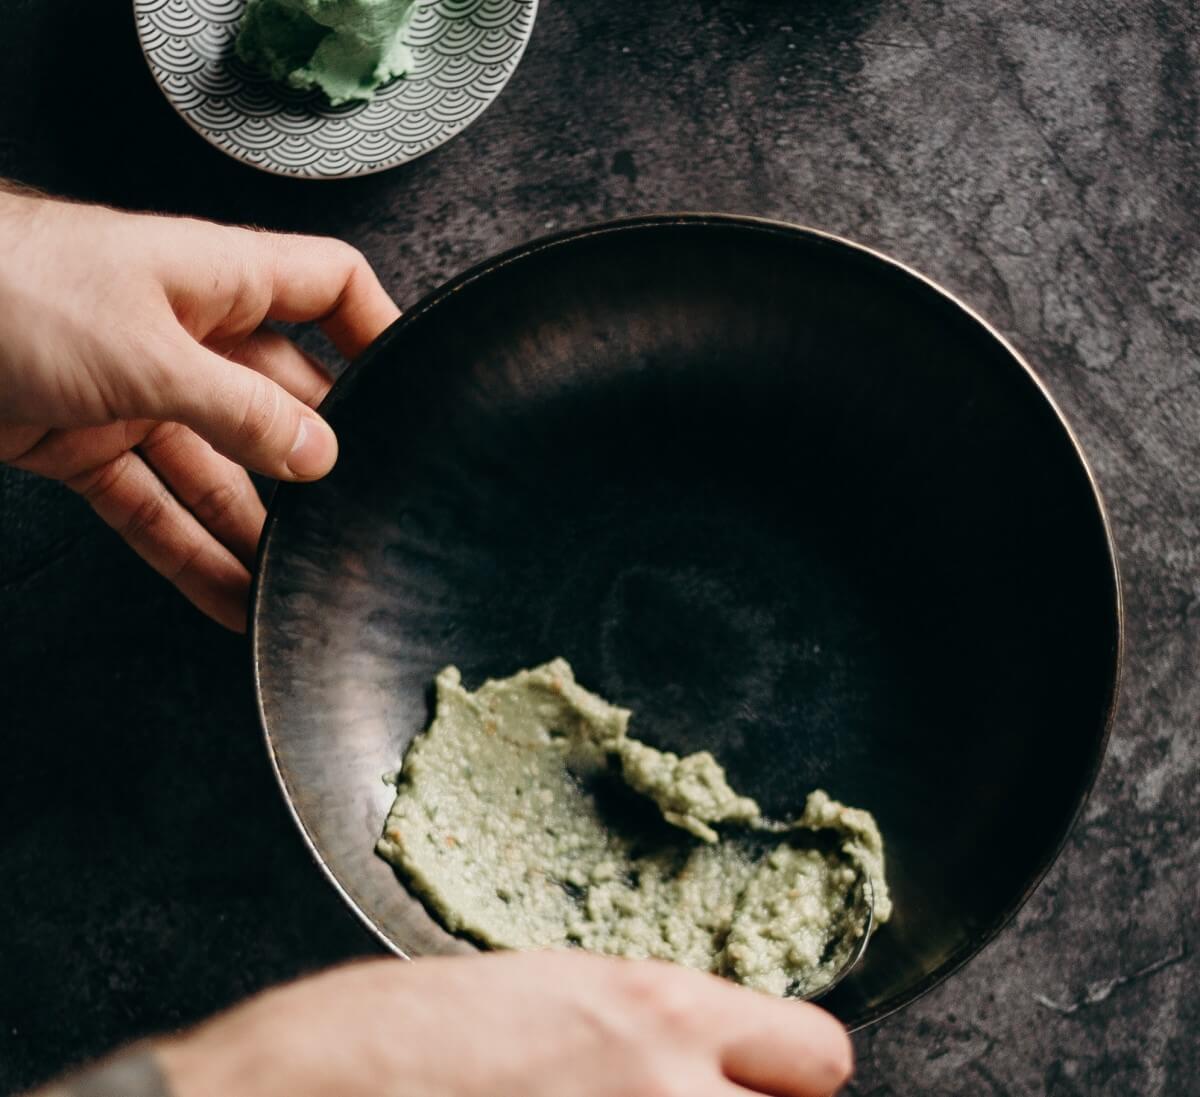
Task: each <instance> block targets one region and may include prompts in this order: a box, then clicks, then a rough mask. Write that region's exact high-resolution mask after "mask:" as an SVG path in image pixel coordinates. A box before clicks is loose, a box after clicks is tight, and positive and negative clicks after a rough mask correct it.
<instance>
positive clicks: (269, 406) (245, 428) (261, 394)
mask: <svg viewBox="0 0 1200 1097" xmlns="http://www.w3.org/2000/svg"><path fill="white" fill-rule="evenodd" d="M279 410H280V409H279V397H278V394H277V393H276V391H275V386H274V385H272V384H270V383H269V382H267V381H265V380H263V381H260V382H259V383H258V384H255V385H253V386H252V387H251V389H250V395H249V398H248V400H247V401H246V407H245V409H244V411H243V412H242V421H241V424H240V425H239V428H238V434H239V436H240V437H241V438H242V439H243V440H244V441H246V442H248V443H249V444H250V445H252V446H256V447H258V446H263V445H265V444H266V443H267V442H269V441H270V439H271V435H272V434H273V433H274V430H275V424H276V422H277V421H278V419H279Z"/></svg>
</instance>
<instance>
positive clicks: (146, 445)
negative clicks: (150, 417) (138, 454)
mask: <svg viewBox="0 0 1200 1097" xmlns="http://www.w3.org/2000/svg"><path fill="white" fill-rule="evenodd" d="M184 430H185V428H184V427H183V426H181V425H180V424H179V423H169V422H168V423H159V424H157V425H156V426H155V427H154V428H153V429H152V430H151V431H150V433H149V434H147V435H146V437H145V438H143V439H142V441H141V442H140V443H138V445H139V447H140V449H141V450H142V452H143V453H157V452H159V451H160V450H163V449H170V447H172V446H174V445H176V444H177V443H178V442H179V439H180V437H181V436H182V435H183V432H184ZM132 446H133V443H132V442H131V443H130V448H132Z"/></svg>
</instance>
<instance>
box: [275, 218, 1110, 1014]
mask: <svg viewBox="0 0 1200 1097" xmlns="http://www.w3.org/2000/svg"><path fill="white" fill-rule="evenodd" d="M322 411H323V413H324V414H326V415H327V416H328V417H329V419H330V422H331V423H332V424H333V426H334V427H335V429H336V430H337V431H338V433H339V437H340V439H341V444H342V452H341V458H340V460H339V463H338V465H337V467H336V468H335V469H334V471H333V473H332V474H331V475H330V476H329V477H328V478H327V479H326V480H324V481H321V482H320V483H318V484H315V485H311V486H305V487H303V488H292V487H284V488H281V489H280V491H279V492H278V494H277V496H276V498H275V501H274V503H273V505H272V509H271V514H270V517H269V519H268V524H267V529H266V532H265V534H264V538H263V543H262V548H261V550H260V561H259V569H258V574H257V576H256V587H255V595H254V606H253V614H252V630H253V637H252V640H253V654H254V664H255V673H256V678H257V685H258V691H259V702H260V709H261V714H262V719H263V723H264V727H265V729H266V734H267V738H268V742H269V744H270V748H271V751H272V755H273V758H274V761H275V764H276V767H277V769H278V772H279V776H280V780H281V784H282V787H283V789H284V792H285V795H286V796H287V798H288V800H289V802H290V804H291V806H292V809H293V811H294V813H295V815H296V817H297V820H298V822H299V823H300V825H301V828H302V830H303V832H304V834H305V836H306V838H307V840H308V841H309V843H310V844H311V846H312V848H313V849H314V851H315V853H316V855H317V857H318V860H319V861H320V863H321V864H322V866H323V867H324V869H325V870H326V872H327V873H328V874H329V876H330V878H331V879H332V880H333V881H334V882H335V884H336V885H337V886H338V888H339V889H340V891H341V893H342V894H343V896H344V897H345V898H346V900H347V902H348V903H349V904H350V905H351V907H352V908H353V909H354V910H355V911H356V912H357V913H358V915H359V916H360V917H361V918H362V919H363V920H364V921H365V922H366V924H367V925H368V926H370V927H371V929H372V930H373V931H374V932H375V933H376V934H377V935H378V936H379V937H380V939H381V940H382V941H384V942H385V943H386V944H388V945H389V947H391V948H393V949H394V950H396V951H397V952H400V953H402V954H404V955H409V956H416V955H423V954H429V953H439V952H448V951H469V950H470V948H471V946H470V945H468V944H466V943H464V942H463V941H461V940H459V939H457V938H455V937H453V936H451V935H450V934H448V933H447V932H446V931H445V930H443V929H442V928H441V926H440V925H439V924H438V923H437V922H436V921H435V920H434V919H433V918H432V917H431V916H430V915H429V914H428V913H427V912H426V910H425V908H424V907H423V906H422V905H421V903H420V902H419V901H418V900H417V899H416V898H414V897H413V896H411V895H409V894H408V893H407V892H406V891H405V889H404V888H403V887H402V886H401V885H400V884H399V882H398V881H397V878H396V876H395V875H394V874H393V872H392V870H391V869H390V868H389V867H388V865H386V864H385V863H383V862H382V861H381V860H380V859H379V858H377V857H376V856H375V854H374V852H373V847H374V844H375V841H376V839H377V838H378V837H379V831H380V826H381V823H382V820H383V819H384V817H385V816H386V814H387V811H388V807H389V805H390V803H391V800H392V795H393V793H392V790H391V789H389V788H388V787H387V786H386V785H384V784H383V782H382V781H381V780H380V776H381V775H382V774H384V773H386V772H389V771H394V770H395V769H396V767H397V765H398V763H399V760H400V759H401V757H402V756H403V754H404V751H405V748H406V746H407V744H408V743H409V742H411V740H412V738H413V736H414V735H415V734H417V733H418V732H419V731H420V730H421V729H422V728H424V727H425V726H427V724H428V722H429V718H430V714H431V702H432V696H431V690H430V684H431V682H432V681H433V679H434V677H435V676H436V674H437V672H438V671H439V670H440V669H441V668H442V667H444V666H446V665H447V664H450V663H453V664H455V665H456V666H458V667H459V668H460V670H461V672H462V675H463V678H464V679H465V680H467V681H470V682H471V683H473V684H478V683H479V682H482V681H483V680H484V679H485V678H488V677H494V678H501V677H504V676H505V675H507V674H509V673H511V672H512V671H513V670H514V669H516V668H518V667H521V666H533V665H537V664H538V663H541V662H544V661H546V660H547V659H549V658H552V657H554V656H556V655H565V656H566V657H568V658H569V659H570V661H571V663H572V665H573V666H574V668H575V671H576V674H577V675H578V677H579V680H580V681H583V682H586V683H587V684H588V685H589V687H591V688H594V689H596V690H597V691H599V692H600V693H602V695H604V696H606V697H608V698H611V699H613V700H614V701H617V702H619V703H620V704H622V705H625V706H627V707H628V708H630V709H633V710H634V711H635V713H636V714H637V724H636V727H637V734H638V736H639V738H642V739H644V740H646V741H647V742H649V743H650V744H651V745H653V746H655V747H658V748H660V749H663V750H670V751H674V752H676V753H678V754H680V755H683V754H687V753H690V752H694V751H697V750H710V751H712V752H713V754H714V755H715V756H716V757H717V759H718V760H719V761H720V763H721V764H722V765H723V766H724V767H725V769H726V771H727V772H728V774H729V776H730V783H731V785H732V786H733V787H735V788H736V789H738V790H739V791H740V792H745V793H746V794H747V795H750V796H753V797H754V799H755V800H756V801H757V802H758V803H759V804H761V805H762V808H763V811H764V813H766V814H767V815H769V816H773V817H777V818H785V817H787V816H788V814H789V813H792V812H795V811H796V810H797V808H798V806H799V805H802V804H803V800H804V795H805V793H806V792H807V791H809V790H811V789H813V788H818V787H819V788H823V789H826V790H827V791H828V792H829V794H830V795H831V796H834V797H835V798H838V799H841V800H844V801H846V802H850V803H854V804H856V805H861V806H862V807H864V808H866V809H868V810H869V811H871V813H872V814H873V815H874V816H875V818H876V819H877V820H878V822H879V826H880V829H881V831H882V833H883V835H884V838H885V841H886V843H887V853H888V869H887V871H888V883H889V885H890V887H891V890H892V896H893V899H894V907H895V912H894V914H893V917H892V920H891V922H890V923H889V925H888V926H887V929H886V931H885V932H881V933H879V934H877V936H876V938H875V939H874V940H873V942H872V944H871V947H870V948H869V949H868V951H867V953H866V955H865V958H864V959H863V961H862V963H861V964H860V965H859V966H858V967H856V968H855V970H854V971H853V972H852V973H851V975H850V976H849V977H848V978H846V979H845V980H844V981H843V982H842V983H841V985H839V986H838V987H837V988H836V990H834V991H833V992H832V994H831V995H830V996H829V997H828V998H826V999H825V1001H824V1004H826V1005H827V1006H828V1007H829V1008H830V1009H831V1010H833V1011H834V1012H835V1013H836V1014H837V1015H838V1016H839V1017H840V1018H841V1019H842V1020H844V1021H845V1022H847V1023H848V1024H850V1025H851V1026H859V1025H862V1024H866V1023H869V1022H870V1021H872V1020H875V1019H877V1018H879V1017H881V1016H883V1015H884V1014H886V1013H888V1012H890V1011H891V1010H893V1009H896V1008H898V1007H899V1006H902V1005H904V1004H906V1003H907V1002H909V1001H911V1000H913V999H914V998H915V997H917V996H918V995H919V994H921V993H923V992H924V991H925V990H927V989H928V988H929V987H931V986H932V985H934V984H935V983H937V982H938V981H940V980H941V979H943V978H944V977H945V976H946V975H947V974H949V973H950V972H952V971H953V970H955V969H956V968H957V967H958V966H960V965H961V964H962V963H963V962H964V961H965V960H966V959H968V958H969V957H970V956H971V955H973V954H974V953H975V952H977V951H978V950H979V949H980V948H981V947H982V946H983V945H984V944H985V943H986V942H987V941H988V940H990V939H991V938H992V937H993V936H994V935H995V934H996V933H997V932H998V931H999V930H1000V929H1001V927H1002V926H1003V925H1004V923H1005V922H1006V921H1007V920H1008V919H1009V918H1010V917H1011V916H1012V915H1013V913H1015V911H1016V910H1017V909H1018V908H1019V907H1020V905H1021V904H1022V903H1023V902H1024V900H1025V899H1026V898H1027V897H1028V895H1029V893H1030V892H1031V890H1032V889H1033V888H1034V887H1035V886H1036V884H1037V882H1038V880H1039V879H1040V878H1041V877H1042V875H1043V874H1044V873H1045V871H1046V869H1047V868H1048V867H1049V865H1050V863H1051V862H1052V861H1053V859H1054V857H1055V855H1056V854H1057V851H1058V849H1059V848H1060V846H1061V844H1062V842H1063V840H1064V838H1065V836H1066V834H1067V831H1068V829H1069V827H1070V825H1071V823H1072V821H1073V819H1074V818H1075V815H1076V814H1077V812H1078V810H1079V807H1080V805H1081V804H1082V801H1083V798H1084V797H1085V795H1086V793H1087V790H1088V789H1089V787H1090V785H1091V783H1092V780H1093V778H1094V775H1095V772H1096V769H1097V767H1098V764H1099V761H1100V758H1101V755H1102V753H1103V748H1104V743H1105V740H1106V737H1107V732H1108V727H1109V724H1110V721H1111V717H1112V712H1113V707H1114V704H1115V698H1116V684H1117V678H1118V667H1119V659H1120V644H1121V606H1120V593H1119V583H1118V578H1117V571H1116V563H1115V555H1114V552H1113V547H1112V542H1111V537H1110V534H1109V530H1108V526H1107V521H1106V518H1105V515H1104V511H1103V507H1102V504H1101V502H1100V499H1099V496H1098V494H1097V491H1096V488H1095V485H1094V483H1093V481H1092V479H1091V476H1090V473H1089V471H1088V468H1087V465H1086V463H1085V461H1084V459H1083V456H1082V454H1081V453H1080V451H1079V449H1078V446H1077V444H1076V442H1075V440H1074V438H1073V437H1072V435H1071V433H1070V431H1069V429H1068V428H1067V427H1066V425H1065V423H1064V422H1063V420H1062V418H1061V415H1060V414H1059V413H1058V411H1057V409H1056V408H1055V407H1054V405H1053V403H1052V402H1051V400H1050V398H1049V397H1048V396H1047V394H1046V393H1045V391H1044V390H1043V389H1042V387H1041V386H1040V384H1039V383H1038V381H1037V380H1036V378H1035V377H1034V376H1033V374H1032V373H1031V372H1030V371H1029V369H1028V367H1026V366H1025V365H1024V363H1023V362H1022V361H1021V360H1020V359H1019V358H1018V357H1017V355H1016V354H1015V352H1014V351H1013V350H1012V349H1011V348H1010V347H1009V346H1008V345H1007V344H1005V343H1004V342H1003V341H1002V340H1001V339H1000V338H999V337H998V336H997V335H996V334H995V333H994V332H992V331H991V329H989V328H988V327H987V326H986V325H985V324H984V323H983V322H982V321H980V320H979V319H978V318H977V317H975V316H974V315H973V314H971V313H970V312H969V311H967V310H966V309H965V308H963V307H962V306H961V305H959V304H958V303H956V302H955V301H954V300H953V299H951V298H950V297H948V296H947V295H946V294H944V293H943V292H942V291H940V290H939V289H937V288H936V287H935V286H933V285H932V284H930V283H929V282H927V281H925V280H924V279H922V278H921V277H919V276H918V275H915V274H913V273H912V272H910V271H908V270H906V269H904V268H902V267H900V266H898V265H897V264H895V263H892V262H891V261H889V260H887V259H885V258H883V257H881V256H878V255H876V254H874V253H871V252H869V251H866V250H864V249H861V248H858V247H855V246H854V245H851V244H848V243H846V242H844V241H840V240H837V239H835V238H832V237H829V236H826V235H823V234H821V233H816V232H812V231H809V230H804V229H798V228H794V227H790V226H786V225H779V224H771V223H766V222H761V221H754V220H750V219H739V218H732V217H722V216H702V215H696V216H682V217H658V218H647V219H641V220H636V221H629V222H621V223H617V224H613V225H608V226H601V227H598V228H594V229H586V230H582V231H580V232H576V233H569V234H565V235H562V236H558V237H554V238H550V239H547V240H543V241H538V242H536V243H534V244H531V245H528V246H527V247H525V248H522V249H519V250H518V251H516V252H512V253H509V254H508V255H505V256H502V257H500V258H498V259H496V260H493V261H491V262H489V263H486V264H484V265H483V266H481V267H479V268H477V269H475V270H473V271H471V272H469V273H468V274H466V275H464V276H462V277H460V278H459V279H457V280H456V281H454V282H452V283H450V284H449V285H448V286H446V287H445V288H443V289H442V290H439V291H437V292H436V293H434V294H433V295H431V296H430V297H429V298H427V299H426V300H425V301H424V302H422V303H421V304H420V305H418V306H417V307H416V308H414V309H413V310H412V311H411V312H409V313H408V314H407V315H406V316H405V317H404V318H403V319H402V320H401V321H399V322H398V323H397V324H396V325H395V326H393V327H392V328H391V329H389V331H388V332H386V333H385V334H384V335H383V336H382V337H381V338H380V339H379V340H378V342H377V343H376V344H375V345H374V346H373V347H372V348H371V349H370V350H369V351H368V352H367V353H366V354H365V355H364V356H363V357H362V358H361V359H360V360H359V361H358V362H357V363H356V364H355V365H354V366H353V367H351V369H350V371H349V372H348V373H347V374H346V376H345V377H343V378H342V379H341V380H340V381H339V383H338V384H337V386H336V387H335V388H334V390H333V392H332V393H331V395H330V397H329V398H328V400H327V402H326V404H325V405H324V406H323V408H322Z"/></svg>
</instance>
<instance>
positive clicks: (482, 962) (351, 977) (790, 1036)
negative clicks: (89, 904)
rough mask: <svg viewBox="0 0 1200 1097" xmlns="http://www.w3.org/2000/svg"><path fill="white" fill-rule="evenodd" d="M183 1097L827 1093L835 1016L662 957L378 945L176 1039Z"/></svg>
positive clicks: (173, 1057)
mask: <svg viewBox="0 0 1200 1097" xmlns="http://www.w3.org/2000/svg"><path fill="white" fill-rule="evenodd" d="M159 1060H160V1064H161V1066H162V1067H163V1070H164V1072H165V1073H166V1075H167V1078H168V1080H169V1082H170V1090H171V1093H172V1095H173V1097H214V1095H218V1094H221V1095H223V1094H234V1093H236V1094H238V1095H239V1097H309V1095H312V1097H318V1095H321V1097H324V1095H327V1094H337V1095H338V1097H676V1095H678V1097H737V1095H738V1094H742V1095H747V1094H753V1093H763V1094H775V1095H778V1097H818V1095H820V1097H826V1095H828V1094H831V1093H834V1092H835V1091H836V1090H837V1089H838V1088H839V1087H840V1086H841V1085H842V1084H843V1083H844V1082H845V1081H846V1079H847V1078H848V1077H849V1075H850V1069H851V1050H850V1042H849V1040H848V1039H847V1037H846V1033H845V1030H844V1029H843V1028H842V1026H841V1025H839V1024H838V1023H837V1021H835V1020H834V1019H833V1018H832V1017H830V1016H829V1014H827V1013H825V1012H824V1011H822V1010H820V1009H818V1008H817V1007H816V1006H813V1005H809V1004H807V1003H803V1002H795V1001H782V1000H780V999H777V998H770V997H767V996H766V995H764V994H760V993H759V992H757V991H752V990H746V989H744V988H742V987H736V986H734V985H732V984H731V983H727V982H725V981H724V980H722V979H718V978H717V977H715V976H712V975H702V974H700V973H698V972H694V971H689V970H687V969H685V968H680V967H673V966H671V965H668V964H665V963H660V962H657V961H632V960H613V959H609V958H605V957H599V956H593V955H589V954H586V953H582V952H544V953H536V952H534V953H494V954H490V955H484V956H479V957H455V958H439V959H424V960H418V961H416V962H414V963H411V964H408V963H404V962H402V961H398V960H376V961H369V962H364V963H359V964H354V965H351V966H349V967H345V968H341V969H339V970H336V971H333V972H329V973H326V974H324V975H319V976H316V977H315V978H311V979H307V980H303V981H301V982H298V983H295V984H293V985H291V986H288V987H284V988H282V989H279V990H273V991H269V992H267V993H266V994H263V995H261V996H260V997H258V998H256V999H253V1000H252V1001H250V1002H249V1003H247V1004H245V1005H242V1006H240V1007H238V1008H236V1009H234V1010H232V1011H231V1012H229V1013H226V1014H224V1015H222V1016H220V1017H218V1018H217V1019H216V1020H214V1021H210V1022H208V1023H207V1024H205V1025H203V1026H201V1027H200V1028H199V1029H196V1030H195V1031H194V1032H192V1033H190V1034H186V1035H184V1036H182V1037H180V1038H178V1039H174V1040H171V1041H169V1042H167V1043H165V1044H163V1045H162V1046H161V1048H160V1053H159Z"/></svg>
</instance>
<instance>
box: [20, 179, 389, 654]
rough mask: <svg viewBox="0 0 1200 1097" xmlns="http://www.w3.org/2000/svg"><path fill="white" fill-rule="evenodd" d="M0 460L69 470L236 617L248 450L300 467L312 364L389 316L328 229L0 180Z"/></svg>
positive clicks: (99, 502)
mask: <svg viewBox="0 0 1200 1097" xmlns="http://www.w3.org/2000/svg"><path fill="white" fill-rule="evenodd" d="M0 256H2V257H3V259H2V261H0V462H7V463H9V464H12V465H16V466H17V467H18V468H22V469H28V470H29V471H31V472H35V473H39V474H41V475H43V476H49V477H51V478H53V479H55V480H61V481H63V482H64V483H65V484H66V485H67V486H68V487H70V488H71V489H72V490H74V491H77V492H79V493H80V494H81V495H82V496H83V497H84V498H85V499H87V500H88V502H89V503H90V504H91V505H92V507H93V508H94V509H95V511H96V513H97V514H99V515H100V517H101V518H103V519H104V521H105V522H107V523H108V524H109V525H110V526H112V527H113V528H114V529H116V530H117V531H118V532H119V533H120V534H121V536H122V537H123V538H124V539H125V540H126V541H127V542H128V543H129V545H130V547H131V548H133V550H134V551H135V552H136V553H137V554H138V555H139V556H141V557H142V558H143V559H144V560H146V562H147V563H149V564H150V566H151V567H153V568H154V569H155V570H156V571H158V572H160V573H161V574H163V575H164V576H166V577H167V578H168V579H170V580H171V582H173V583H174V584H175V585H176V586H177V587H178V588H179V590H180V591H181V592H182V593H183V594H184V595H185V596H186V597H187V598H188V599H190V600H191V601H192V602H193V603H195V605H196V606H197V607H199V608H200V609H201V610H202V611H203V612H205V613H207V614H208V615H209V616H210V617H212V618H214V619H215V620H217V621H219V622H220V623H221V624H223V625H225V626H227V627H228V628H231V629H236V630H239V631H240V630H241V629H243V628H244V627H245V620H246V595H247V591H248V589H249V584H250V568H251V567H252V566H253V562H254V552H255V547H256V546H257V544H258V537H259V533H260V532H261V530H262V524H263V519H264V517H265V514H264V511H263V505H262V502H261V501H260V499H259V496H258V493H257V492H256V491H255V489H254V485H253V484H252V483H251V482H250V478H249V476H248V475H247V474H246V468H251V469H253V470H255V471H256V472H261V473H265V474H266V475H268V476H272V477H275V478H276V479H280V480H293V481H295V480H313V479H316V478H318V477H320V476H323V475H324V474H325V473H327V472H328V471H329V469H330V468H331V467H332V466H333V463H334V461H335V460H336V459H337V439H336V438H335V437H334V434H333V431H332V430H330V428H329V426H328V425H327V424H326V423H325V422H324V420H323V419H321V417H320V416H319V415H318V414H317V413H316V412H315V411H313V410H312V409H313V408H314V407H315V406H316V405H317V404H319V403H320V401H321V399H322V398H323V397H324V395H325V393H326V392H327V391H328V390H329V386H330V378H329V375H328V374H327V373H326V371H325V370H324V368H323V367H322V366H321V365H319V364H318V363H317V362H315V361H313V360H312V359H311V358H310V357H308V356H307V355H305V354H304V353H302V352H301V351H300V350H299V348H297V347H296V346H295V344H294V343H292V342H291V341H290V340H288V339H287V338H285V337H284V336H283V335H281V334H279V333H277V332H275V331H272V330H271V329H270V328H269V327H267V326H264V325H265V324H266V323H267V322H268V321H272V320H275V321H304V320H313V321H318V322H319V323H320V324H321V326H322V327H323V328H324V329H325V331H326V333H327V334H328V335H329V337H330V339H331V340H332V341H333V343H334V345H335V346H336V347H337V349H338V350H339V351H340V352H341V353H342V354H343V355H345V356H346V357H348V358H352V357H354V356H355V355H357V354H358V353H359V352H360V351H361V350H362V349H363V348H364V347H365V346H366V345H367V344H368V343H370V342H371V340H372V339H374V338H375V336H376V335H378V334H379V333H380V332H381V331H382V330H383V329H384V328H385V327H387V326H388V324H390V323H391V322H392V321H393V320H395V319H396V317H397V316H399V314H400V313H399V310H398V309H397V308H396V305H395V304H394V303H393V301H392V299H391V298H390V297H389V296H388V294H387V293H386V292H385V291H384V289H383V287H382V286H381V285H380V284H379V280H378V279H377V278H376V277H375V274H374V272H373V271H372V270H371V268H370V266H369V265H368V264H367V262H366V260H365V259H363V257H362V255H361V254H360V253H359V252H357V251H355V250H354V249H353V248H351V247H349V246H348V245H346V244H343V243H341V242H339V241H337V240H328V239H320V238H315V237H305V236H284V235H278V234H270V233H263V232H254V231H251V230H248V229H242V228H233V227H230V226H225V225H213V224H209V223H206V222H201V221H193V220H188V219H184V218H170V217H149V216H138V215H132V214H127V213H119V212H116V211H113V210H107V209H101V208H98V207H95V206H84V205H73V204H69V203H65V202H57V201H48V200H45V199H41V198H36V197H30V196H24V195H17V194H11V193H0Z"/></svg>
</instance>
